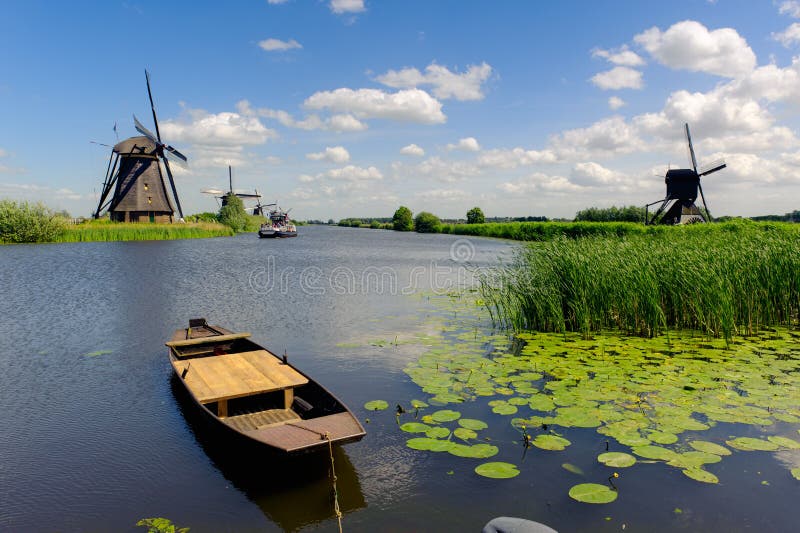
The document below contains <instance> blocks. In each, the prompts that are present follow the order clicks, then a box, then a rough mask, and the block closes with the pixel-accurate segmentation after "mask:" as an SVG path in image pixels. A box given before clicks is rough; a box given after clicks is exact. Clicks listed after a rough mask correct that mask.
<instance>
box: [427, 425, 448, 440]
mask: <svg viewBox="0 0 800 533" xmlns="http://www.w3.org/2000/svg"><path fill="white" fill-rule="evenodd" d="M425 436H427V437H430V438H432V439H446V438H447V437H449V436H450V430H449V429H447V428H443V427H434V428H430V429H428V430H427V431H425Z"/></svg>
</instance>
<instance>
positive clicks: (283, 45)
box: [258, 38, 303, 52]
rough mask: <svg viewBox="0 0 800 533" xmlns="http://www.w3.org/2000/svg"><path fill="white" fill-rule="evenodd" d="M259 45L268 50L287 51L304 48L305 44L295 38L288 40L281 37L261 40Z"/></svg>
mask: <svg viewBox="0 0 800 533" xmlns="http://www.w3.org/2000/svg"><path fill="white" fill-rule="evenodd" d="M258 46H260V47H261V48H262V49H264V50H266V51H267V52H285V51H286V50H293V49H295V48H303V45H301V44H300V43H298V42H297V41H295V40H294V39H289V40H288V41H281V40H280V39H273V38H270V39H265V40H263V41H259V43H258Z"/></svg>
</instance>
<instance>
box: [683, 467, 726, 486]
mask: <svg viewBox="0 0 800 533" xmlns="http://www.w3.org/2000/svg"><path fill="white" fill-rule="evenodd" d="M681 472H683V473H684V475H685V476H687V477H690V478H692V479H694V480H695V481H700V482H702V483H719V479H717V476H715V475H714V474H712V473H711V472H708V471H706V470H703V469H702V468H687V469H685V470H681Z"/></svg>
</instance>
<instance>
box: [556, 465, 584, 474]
mask: <svg viewBox="0 0 800 533" xmlns="http://www.w3.org/2000/svg"><path fill="white" fill-rule="evenodd" d="M561 468H563V469H564V470H566V471H567V472H572V473H573V474H577V475H579V476H582V475H584V473H583V470H581V468H580V467H579V466H575V465H574V464H572V463H564V464H562V465H561Z"/></svg>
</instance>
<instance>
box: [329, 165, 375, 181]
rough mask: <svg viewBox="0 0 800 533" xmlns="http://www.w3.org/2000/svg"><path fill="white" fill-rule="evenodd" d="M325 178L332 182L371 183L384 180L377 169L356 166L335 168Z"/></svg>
mask: <svg viewBox="0 0 800 533" xmlns="http://www.w3.org/2000/svg"><path fill="white" fill-rule="evenodd" d="M323 176H324V177H326V178H330V179H332V180H343V181H370V180H380V179H383V174H381V171H380V170H378V169H377V168H375V167H368V168H363V167H357V166H354V165H347V166H346V167H342V168H334V169H331V170H329V171H327V172H325V173H324V174H323Z"/></svg>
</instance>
